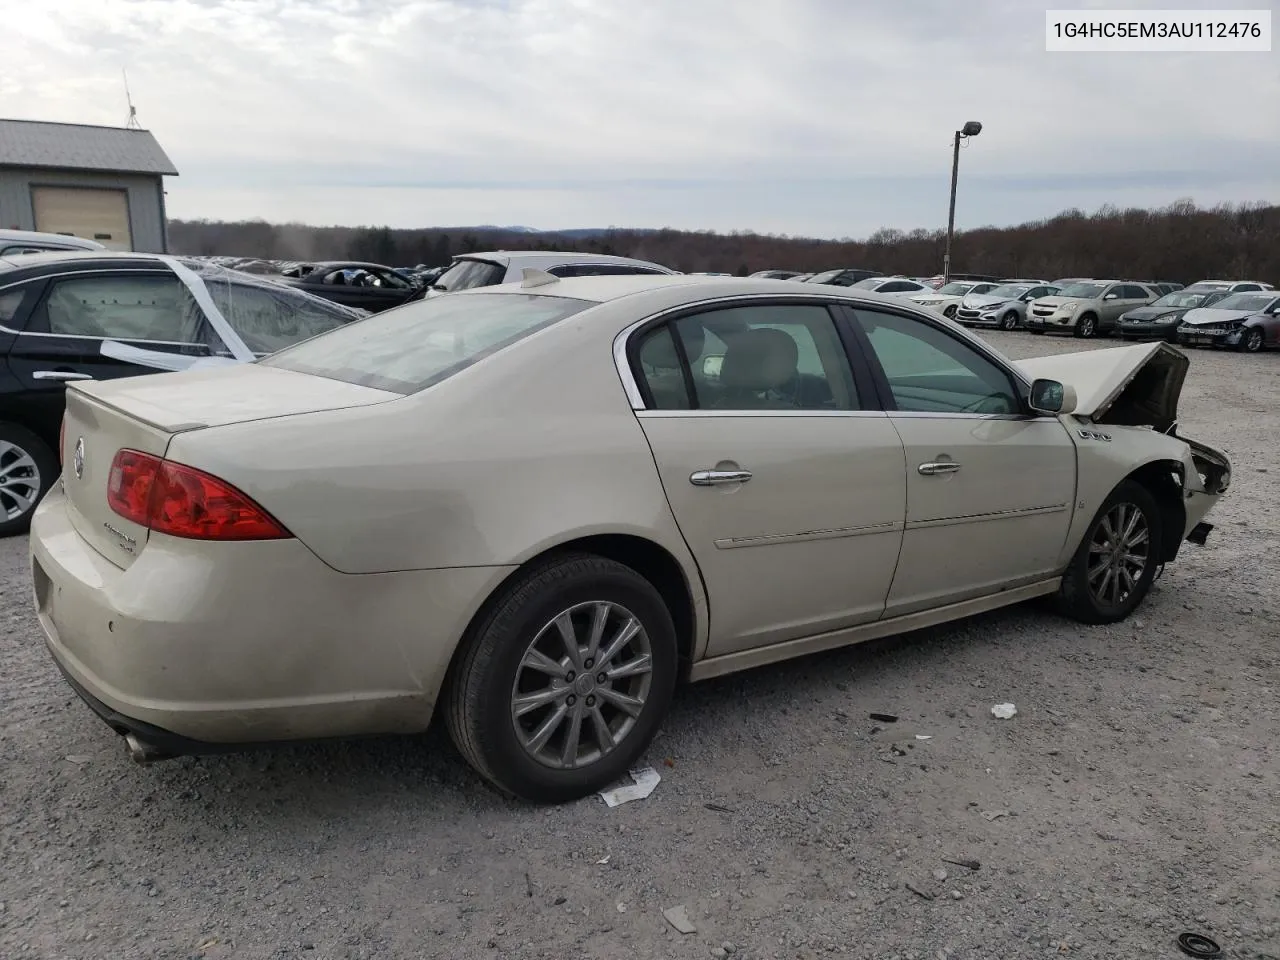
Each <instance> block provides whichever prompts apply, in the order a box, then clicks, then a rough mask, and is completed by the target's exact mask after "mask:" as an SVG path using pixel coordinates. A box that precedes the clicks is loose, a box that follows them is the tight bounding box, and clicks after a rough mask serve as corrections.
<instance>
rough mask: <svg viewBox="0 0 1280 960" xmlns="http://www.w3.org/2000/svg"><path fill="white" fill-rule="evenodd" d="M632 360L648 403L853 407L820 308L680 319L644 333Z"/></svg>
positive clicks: (829, 324)
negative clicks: (634, 359) (636, 367)
mask: <svg viewBox="0 0 1280 960" xmlns="http://www.w3.org/2000/svg"><path fill="white" fill-rule="evenodd" d="M673 337H674V338H675V339H673ZM677 340H678V344H679V349H677ZM636 360H637V366H638V368H639V369H638V370H637V373H638V375H639V376H640V377H641V378H642V380H643V382H644V384H645V385H646V389H647V393H648V394H649V397H650V398H651V400H652V405H653V406H654V407H655V408H656V409H700V410H814V411H817V410H856V409H860V407H861V404H860V403H859V399H858V395H857V390H856V388H855V386H854V381H853V374H852V372H851V371H850V368H849V363H848V358H847V357H846V355H845V352H844V346H843V344H842V343H841V341H840V336H839V334H838V333H837V331H836V326H835V322H834V321H833V320H832V318H831V314H830V313H828V311H827V308H826V307H822V306H815V305H790V304H783V305H777V306H772V305H770V306H765V305H760V306H750V307H734V308H732V309H726V310H714V311H708V312H705V313H698V314H692V315H689V316H685V317H681V318H680V319H678V320H675V321H673V322H672V323H671V324H669V325H664V326H661V327H658V328H655V329H654V330H651V331H649V332H648V333H646V334H645V335H644V338H643V340H642V341H641V342H640V345H639V349H638V350H637V351H636ZM677 381H679V383H677ZM686 384H687V386H686ZM689 387H692V393H690V392H689V389H688V388H689Z"/></svg>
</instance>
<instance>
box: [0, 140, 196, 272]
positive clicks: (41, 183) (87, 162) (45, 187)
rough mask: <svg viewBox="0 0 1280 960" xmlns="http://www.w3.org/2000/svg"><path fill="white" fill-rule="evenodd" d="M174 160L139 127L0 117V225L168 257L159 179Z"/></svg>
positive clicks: (167, 173)
mask: <svg viewBox="0 0 1280 960" xmlns="http://www.w3.org/2000/svg"><path fill="white" fill-rule="evenodd" d="M177 174H178V171H177V170H176V169H174V166H173V162H172V161H170V159H169V158H168V157H167V156H165V152H164V151H163V150H162V149H161V148H160V144H158V143H157V142H156V138H155V137H153V136H152V135H151V134H150V133H149V132H148V131H146V130H132V129H127V128H124V127H91V126H85V125H82V124H76V123H43V122H40V121H35V120H0V227H3V228H8V229H12V230H40V231H43V232H45V233H62V234H70V235H71V236H76V237H84V238H85V239H86V240H97V241H98V242H99V243H101V244H102V245H103V246H104V247H106V248H107V249H109V250H136V251H139V252H142V253H166V252H168V237H167V234H166V230H165V212H164V178H165V177H166V176H177Z"/></svg>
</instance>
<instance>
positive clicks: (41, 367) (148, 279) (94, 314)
mask: <svg viewBox="0 0 1280 960" xmlns="http://www.w3.org/2000/svg"><path fill="white" fill-rule="evenodd" d="M41 282H43V283H44V289H43V291H42V292H41V293H39V294H38V297H39V299H38V300H37V301H36V303H35V305H34V307H33V308H32V309H31V310H30V312H29V313H28V314H27V318H26V323H25V325H24V326H23V329H22V330H21V331H20V332H19V334H18V335H17V336H16V337H15V338H14V341H13V346H12V347H11V348H10V351H9V368H10V370H11V371H12V373H13V375H14V378H15V380H16V381H17V382H18V385H19V388H20V389H21V390H22V392H23V398H24V403H25V404H27V405H28V406H29V408H30V410H31V413H32V416H33V419H34V420H36V421H38V422H39V423H41V424H42V425H43V426H44V427H45V428H46V429H53V430H54V431H55V432H56V430H57V425H58V423H59V421H61V419H62V411H63V407H64V405H65V397H64V394H65V391H66V385H67V383H68V382H70V381H73V380H108V379H113V378H116V377H132V376H138V375H140V374H149V373H155V372H156V370H155V368H153V367H144V366H139V365H136V364H132V363H126V362H124V361H121V360H115V359H112V358H111V357H106V356H103V354H102V343H103V341H104V340H117V341H120V342H122V343H125V344H128V345H130V346H135V347H141V348H143V349H147V350H159V351H163V352H166V353H178V354H182V355H185V356H197V357H207V356H209V355H210V350H209V347H208V345H206V344H204V343H201V342H200V341H199V332H198V331H199V328H200V325H201V322H202V321H203V320H204V315H203V314H202V313H200V312H199V310H198V309H197V308H196V306H195V302H194V301H193V300H192V299H191V297H190V295H189V294H188V293H187V290H186V287H185V286H184V285H183V283H182V281H181V280H179V279H178V278H177V276H175V275H174V274H173V273H171V272H169V271H167V270H166V271H151V270H145V271H144V270H131V271H93V272H84V273H79V274H72V275H62V276H57V277H53V278H51V279H48V280H45V281H41Z"/></svg>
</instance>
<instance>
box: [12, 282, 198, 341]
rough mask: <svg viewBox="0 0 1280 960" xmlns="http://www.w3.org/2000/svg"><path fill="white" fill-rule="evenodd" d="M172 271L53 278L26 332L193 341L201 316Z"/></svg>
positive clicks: (121, 338) (196, 335)
mask: <svg viewBox="0 0 1280 960" xmlns="http://www.w3.org/2000/svg"><path fill="white" fill-rule="evenodd" d="M187 302H188V299H187V288H186V287H185V286H184V285H183V283H182V281H181V280H179V279H178V278H177V277H176V276H174V275H173V274H171V273H166V274H159V273H116V274H110V273H102V274H98V275H95V276H84V277H73V278H69V279H66V280H55V281H54V282H53V283H52V284H51V285H50V287H49V292H48V293H47V294H46V295H45V298H44V300H43V302H42V303H41V304H40V305H39V306H38V307H36V309H35V312H34V313H33V314H32V317H31V321H30V322H29V323H28V325H27V329H28V332H32V333H57V334H62V335H64V336H77V337H103V338H108V339H113V340H154V341H159V342H162V343H196V342H197V341H198V339H199V335H198V327H199V321H200V317H199V315H198V314H197V313H196V312H195V311H192V310H188V309H187Z"/></svg>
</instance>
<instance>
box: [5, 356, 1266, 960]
mask: <svg viewBox="0 0 1280 960" xmlns="http://www.w3.org/2000/svg"><path fill="white" fill-rule="evenodd" d="M989 336H990V339H991V340H992V341H993V342H995V344H996V345H997V346H998V347H999V348H1000V349H1002V350H1004V351H1005V352H1006V353H1008V354H1010V355H1011V356H1014V357H1025V356H1034V355H1037V354H1042V353H1047V352H1050V351H1054V352H1071V351H1074V350H1078V349H1096V348H1100V347H1107V346H1114V345H1115V344H1114V343H1109V342H1106V341H1103V342H1101V343H1097V342H1093V343H1089V344H1087V345H1085V346H1082V343H1081V342H1080V341H1073V340H1054V339H1050V338H1046V337H1033V336H1031V335H1029V334H1025V333H1016V334H1004V333H991V334H989ZM1192 357H1193V365H1192V369H1191V373H1190V375H1189V377H1188V382H1187V386H1186V389H1185V390H1184V393H1183V400H1182V429H1183V432H1185V433H1187V434H1188V435H1191V436H1196V437H1200V438H1203V439H1205V440H1206V441H1208V442H1209V443H1211V444H1214V445H1216V446H1219V447H1221V448H1223V449H1225V450H1226V451H1227V452H1228V454H1229V455H1230V456H1231V457H1232V459H1233V462H1234V465H1235V477H1234V482H1233V486H1232V489H1231V492H1230V493H1229V495H1228V497H1227V499H1226V500H1225V502H1224V503H1223V504H1222V506H1221V507H1220V508H1219V509H1218V511H1217V512H1215V514H1214V515H1212V516H1211V517H1210V518H1209V519H1210V520H1211V521H1213V522H1215V523H1216V524H1217V529H1216V530H1215V531H1214V533H1213V535H1212V536H1211V537H1210V540H1209V544H1208V546H1206V547H1204V548H1197V547H1193V546H1189V545H1188V546H1187V547H1186V548H1185V551H1184V554H1183V556H1182V558H1181V559H1180V560H1179V561H1178V562H1177V563H1176V564H1174V565H1172V566H1171V567H1170V568H1169V569H1168V570H1167V571H1166V572H1165V575H1164V576H1163V578H1162V579H1160V580H1159V581H1158V582H1157V584H1156V588H1155V591H1154V593H1153V594H1152V596H1151V597H1150V598H1149V600H1148V602H1147V603H1146V605H1145V606H1144V607H1143V608H1142V609H1141V610H1140V611H1139V613H1138V614H1137V615H1136V617H1135V618H1133V619H1131V620H1130V621H1128V622H1127V623H1124V624H1120V625H1118V626H1114V627H1103V628H1093V629H1090V628H1084V627H1080V626H1078V625H1076V624H1072V623H1068V622H1066V621H1063V620H1060V619H1057V618H1056V617H1055V616H1054V615H1053V614H1051V613H1048V612H1046V611H1044V610H1043V609H1042V608H1041V607H1039V606H1035V605H1031V606H1025V607H1020V608H1015V609H1012V610H1007V611H1002V612H998V613H995V614H991V615H988V616H984V617H981V618H978V619H975V620H972V621H968V622H965V623H962V624H959V625H955V626H952V627H948V628H944V629H936V630H928V631H922V632H920V633H916V634H913V635H910V636H908V637H905V638H899V639H895V640H893V641H886V642H881V643H876V644H873V645H868V646H864V647H860V648H855V649H850V650H844V651H838V652H834V653H831V654H827V655H821V656H815V657H811V658H808V659H804V660H801V661H798V662H793V663H790V664H786V665H783V666H778V667H770V668H766V669H762V670H758V671H755V672H753V673H750V674H746V675H743V676H737V677H730V678H726V679H723V680H718V681H711V682H708V683H705V684H702V685H699V686H696V687H690V688H686V689H685V690H683V691H682V692H681V693H680V694H678V697H677V703H676V707H675V711H674V714H673V716H672V717H671V718H670V720H669V721H668V723H667V725H666V729H665V733H663V734H662V735H661V736H660V737H659V739H658V740H657V741H656V742H655V744H654V746H653V748H652V750H651V752H650V758H649V760H650V762H651V763H652V764H653V765H654V766H656V767H657V768H658V769H659V770H660V771H661V773H662V776H663V781H662V783H661V784H660V785H659V786H658V788H657V790H656V792H655V793H654V794H653V795H652V796H651V797H650V798H648V799H647V800H643V801H638V802H635V803H631V804H628V805H625V806H622V807H618V808H616V809H609V808H607V807H605V805H604V804H603V803H601V802H600V801H599V800H598V799H592V800H589V801H584V802H581V803H578V804H574V805H570V806H566V807H561V808H556V809H550V810H539V809H531V808H527V807H523V806H520V805H517V804H514V803H509V802H507V801H505V800H503V799H501V798H499V797H497V796H495V795H494V794H493V793H492V792H491V791H490V790H489V789H487V788H486V787H485V786H483V785H482V784H481V782H480V781H479V780H478V779H477V778H476V777H475V776H473V775H472V774H471V773H470V772H469V770H468V769H467V768H466V767H465V766H464V765H463V763H462V761H461V760H460V759H458V757H457V756H456V755H455V754H454V752H453V750H452V748H451V747H450V745H449V744H448V742H447V739H446V737H445V736H444V735H443V734H442V733H441V732H439V731H436V732H433V733H431V734H428V735H427V736H426V737H425V738H408V739H386V740H374V741H363V742H358V743H351V744H343V745H326V746H310V747H299V748H293V749H287V750H278V751H273V752H269V753H268V752H262V753H255V754H244V755H237V756H230V757H222V758H204V759H182V760H177V761H172V762H167V763H163V764H159V765H157V766H154V767H150V768H140V767H137V766H135V765H134V764H133V763H132V762H130V761H129V760H128V759H127V757H126V754H125V750H124V747H123V743H122V741H121V740H120V739H119V738H117V737H115V736H113V735H112V734H111V733H110V732H109V731H108V730H107V728H106V727H105V726H104V725H103V724H102V723H101V722H100V721H99V720H98V719H97V718H96V717H94V716H93V715H92V714H91V713H90V712H89V710H88V709H87V708H85V707H84V706H83V705H82V704H81V703H80V702H79V701H78V700H77V699H76V698H75V696H74V695H73V694H72V692H71V691H70V689H69V688H68V687H67V686H66V685H65V684H64V683H63V681H62V680H61V678H60V677H59V676H58V674H57V671H56V669H55V668H54V666H53V664H52V662H51V661H50V659H49V658H48V656H47V655H46V654H45V651H44V649H43V644H42V642H41V638H40V633H39V628H38V626H37V625H36V622H35V619H34V617H33V615H32V613H31V609H30V608H31V604H30V600H29V591H30V584H29V575H28V573H27V569H26V542H25V538H15V539H10V540H7V541H3V542H0V619H2V621H3V628H4V629H3V637H2V638H0V651H2V654H3V661H2V666H0V821H2V822H3V831H2V833H0V850H2V852H3V867H4V869H3V871H0V957H4V958H31V957H50V958H53V957H57V958H77V957H86V958H87V957H95V958H96V957H110V958H113V960H125V958H169V957H175V958H189V957H208V958H211V960H213V958H221V957H235V958H255V960H256V958H277V957H279V958H283V957H299V958H312V957H314V958H375V957H376V958H391V957H451V958H464V957H465V958H471V957H479V958H491V957H492V958H507V957H510V958H524V957H530V958H533V957H544V958H557V960H561V958H564V960H568V958H577V957H601V958H624V957H625V958H634V960H643V958H667V957H677V958H679V957H692V958H698V957H712V956H714V957H721V956H725V955H728V954H731V955H733V956H734V957H744V958H752V960H755V958H766V957H778V958H781V957H788V958H791V957H824V956H847V957H855V958H869V960H871V958H874V960H888V958H893V957H896V958H899V960H908V958H916V960H933V958H937V957H949V958H953V960H959V958H986V957H990V958H1001V960H1008V958H1019V957H1033V956H1045V955H1048V954H1053V955H1068V956H1074V957H1098V958H1102V957H1106V958H1116V957H1134V958H1139V957H1140V958H1160V957H1177V956H1180V954H1179V953H1178V950H1177V947H1176V945H1175V938H1176V937H1177V936H1178V934H1179V933H1181V932H1183V931H1187V930H1197V931H1201V932H1203V933H1206V934H1208V935H1209V936H1211V937H1213V938H1214V939H1215V940H1217V941H1218V942H1219V943H1220V944H1222V946H1223V950H1224V954H1225V955H1226V956H1230V957H1255V958H1258V957H1273V958H1280V852H1278V851H1280V815H1278V814H1277V797H1278V796H1280V750H1278V749H1277V746H1276V745H1277V743H1280V698H1278V694H1280V582H1278V580H1277V576H1276V569H1277V557H1280V508H1277V505H1276V504H1277V500H1276V496H1275V492H1274V490H1275V488H1274V483H1275V481H1276V479H1278V478H1280V454H1278V453H1277V444H1278V440H1280V357H1278V356H1275V355H1261V356H1242V355H1236V354H1225V353H1213V352H1206V351H1202V352H1194V353H1193V354H1192ZM353 642H358V638H353ZM1003 701H1011V702H1013V703H1015V704H1017V709H1018V713H1017V716H1015V717H1014V718H1012V719H1010V720H998V719H995V718H994V717H993V716H992V715H991V706H992V705H993V704H995V703H1000V702H1003ZM869 712H885V713H890V714H896V715H898V716H899V717H900V718H901V719H900V721H899V722H898V723H895V724H887V723H886V724H879V725H877V724H876V723H874V722H873V721H871V720H869V719H868V713H869ZM917 735H921V736H923V737H928V738H930V739H917ZM944 858H945V860H965V859H972V860H976V861H979V862H980V864H981V866H980V868H978V869H976V870H973V869H970V868H968V867H965V866H961V865H958V864H954V863H948V862H945V860H944ZM676 905H684V906H685V907H686V909H687V912H688V915H689V918H690V919H691V920H692V922H693V924H694V925H695V926H696V928H697V930H696V932H695V933H691V934H685V935H682V934H680V933H677V932H676V931H675V930H674V929H673V928H672V927H671V926H670V925H669V924H668V923H667V921H666V920H664V918H663V913H662V911H663V910H664V909H665V908H668V907H672V906H676Z"/></svg>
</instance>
